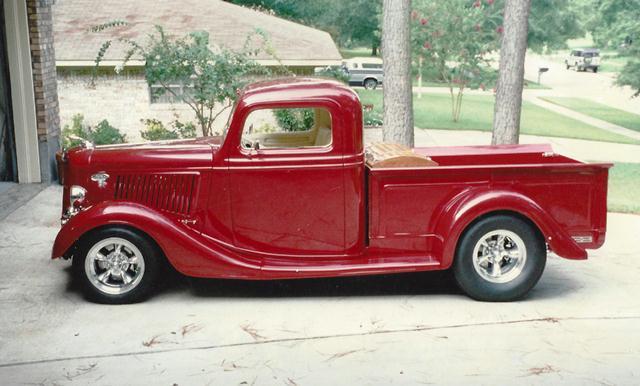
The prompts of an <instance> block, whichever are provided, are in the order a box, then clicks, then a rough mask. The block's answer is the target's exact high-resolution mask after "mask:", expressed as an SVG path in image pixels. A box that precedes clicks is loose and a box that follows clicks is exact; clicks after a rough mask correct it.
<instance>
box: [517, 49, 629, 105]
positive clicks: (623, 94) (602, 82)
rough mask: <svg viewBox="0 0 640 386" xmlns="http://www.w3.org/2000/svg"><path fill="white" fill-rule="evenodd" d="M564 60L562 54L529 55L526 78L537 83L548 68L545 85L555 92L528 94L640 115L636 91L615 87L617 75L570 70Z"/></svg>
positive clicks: (543, 76) (530, 92) (544, 76)
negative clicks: (578, 100)
mask: <svg viewBox="0 0 640 386" xmlns="http://www.w3.org/2000/svg"><path fill="white" fill-rule="evenodd" d="M562 60H563V57H560V56H558V55H556V56H542V55H537V54H535V53H533V52H527V58H526V62H525V77H526V78H527V79H530V80H533V81H536V80H537V79H538V68H539V67H547V68H549V71H548V72H546V73H544V74H543V75H542V84H543V85H545V86H547V87H551V89H550V90H543V89H541V90H527V91H526V92H525V94H534V95H541V96H544V95H546V96H563V97H578V98H586V99H591V100H593V101H595V102H598V103H602V104H605V105H609V106H611V107H614V108H617V109H622V110H626V111H629V112H631V113H636V114H640V98H631V96H632V95H633V92H632V91H631V88H629V87H627V86H625V87H618V86H615V85H614V84H613V83H614V81H615V74H612V73H602V72H598V73H595V74H594V73H592V72H589V71H587V72H577V71H574V70H573V69H571V70H567V69H566V68H565V65H564V63H563V62H562ZM603 60H605V59H603Z"/></svg>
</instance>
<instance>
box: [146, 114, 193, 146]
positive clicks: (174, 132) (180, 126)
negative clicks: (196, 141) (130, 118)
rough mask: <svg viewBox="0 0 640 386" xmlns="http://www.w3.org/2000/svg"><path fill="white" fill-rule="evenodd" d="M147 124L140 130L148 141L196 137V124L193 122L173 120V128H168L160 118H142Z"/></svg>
mask: <svg viewBox="0 0 640 386" xmlns="http://www.w3.org/2000/svg"><path fill="white" fill-rule="evenodd" d="M141 121H142V123H144V125H145V126H146V127H145V129H144V130H140V135H141V136H142V138H143V139H146V140H147V141H163V140H170V139H178V138H194V137H195V136H196V126H195V125H194V124H193V123H192V122H187V123H182V122H180V121H178V120H177V119H176V120H175V121H173V122H172V126H173V128H172V129H168V128H167V127H166V126H165V125H164V123H162V122H161V121H160V120H158V119H153V118H151V119H142V120H141Z"/></svg>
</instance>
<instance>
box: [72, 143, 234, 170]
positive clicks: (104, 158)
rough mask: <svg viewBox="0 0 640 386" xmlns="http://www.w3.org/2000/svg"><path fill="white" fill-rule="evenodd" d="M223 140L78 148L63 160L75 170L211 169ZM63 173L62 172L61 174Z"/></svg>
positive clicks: (73, 149)
mask: <svg viewBox="0 0 640 386" xmlns="http://www.w3.org/2000/svg"><path fill="white" fill-rule="evenodd" d="M221 143H222V138H221V137H207V138H195V139H188V140H173V141H156V142H146V143H137V144H119V145H102V146H95V147H93V148H91V147H89V148H86V147H75V148H72V149H69V150H67V151H66V152H65V153H63V154H62V155H61V157H60V161H62V163H64V164H66V165H68V166H69V167H70V168H71V169H75V168H81V169H85V168H89V169H95V170H98V169H99V170H105V171H114V170H128V171H135V170H175V169H194V168H205V167H209V166H211V163H212V161H213V157H214V155H215V153H216V152H217V150H218V149H219V148H220V144H221ZM61 172H62V170H61Z"/></svg>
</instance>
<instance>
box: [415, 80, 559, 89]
mask: <svg viewBox="0 0 640 386" xmlns="http://www.w3.org/2000/svg"><path fill="white" fill-rule="evenodd" d="M413 87H418V80H417V79H415V78H414V79H413ZM422 87H449V85H448V84H447V83H443V82H434V81H427V80H423V81H422ZM524 88H525V89H541V90H551V87H547V86H544V85H541V84H540V83H537V82H533V81H531V80H527V79H525V80H524Z"/></svg>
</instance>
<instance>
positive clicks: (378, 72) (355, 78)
mask: <svg viewBox="0 0 640 386" xmlns="http://www.w3.org/2000/svg"><path fill="white" fill-rule="evenodd" d="M342 68H343V69H344V71H345V72H346V73H347V74H348V75H349V85H350V86H363V87H364V88H366V89H367V90H373V89H375V88H376V87H378V85H380V84H382V81H383V79H384V72H383V70H382V59H380V58H374V57H359V58H351V59H347V60H345V61H343V62H342Z"/></svg>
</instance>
